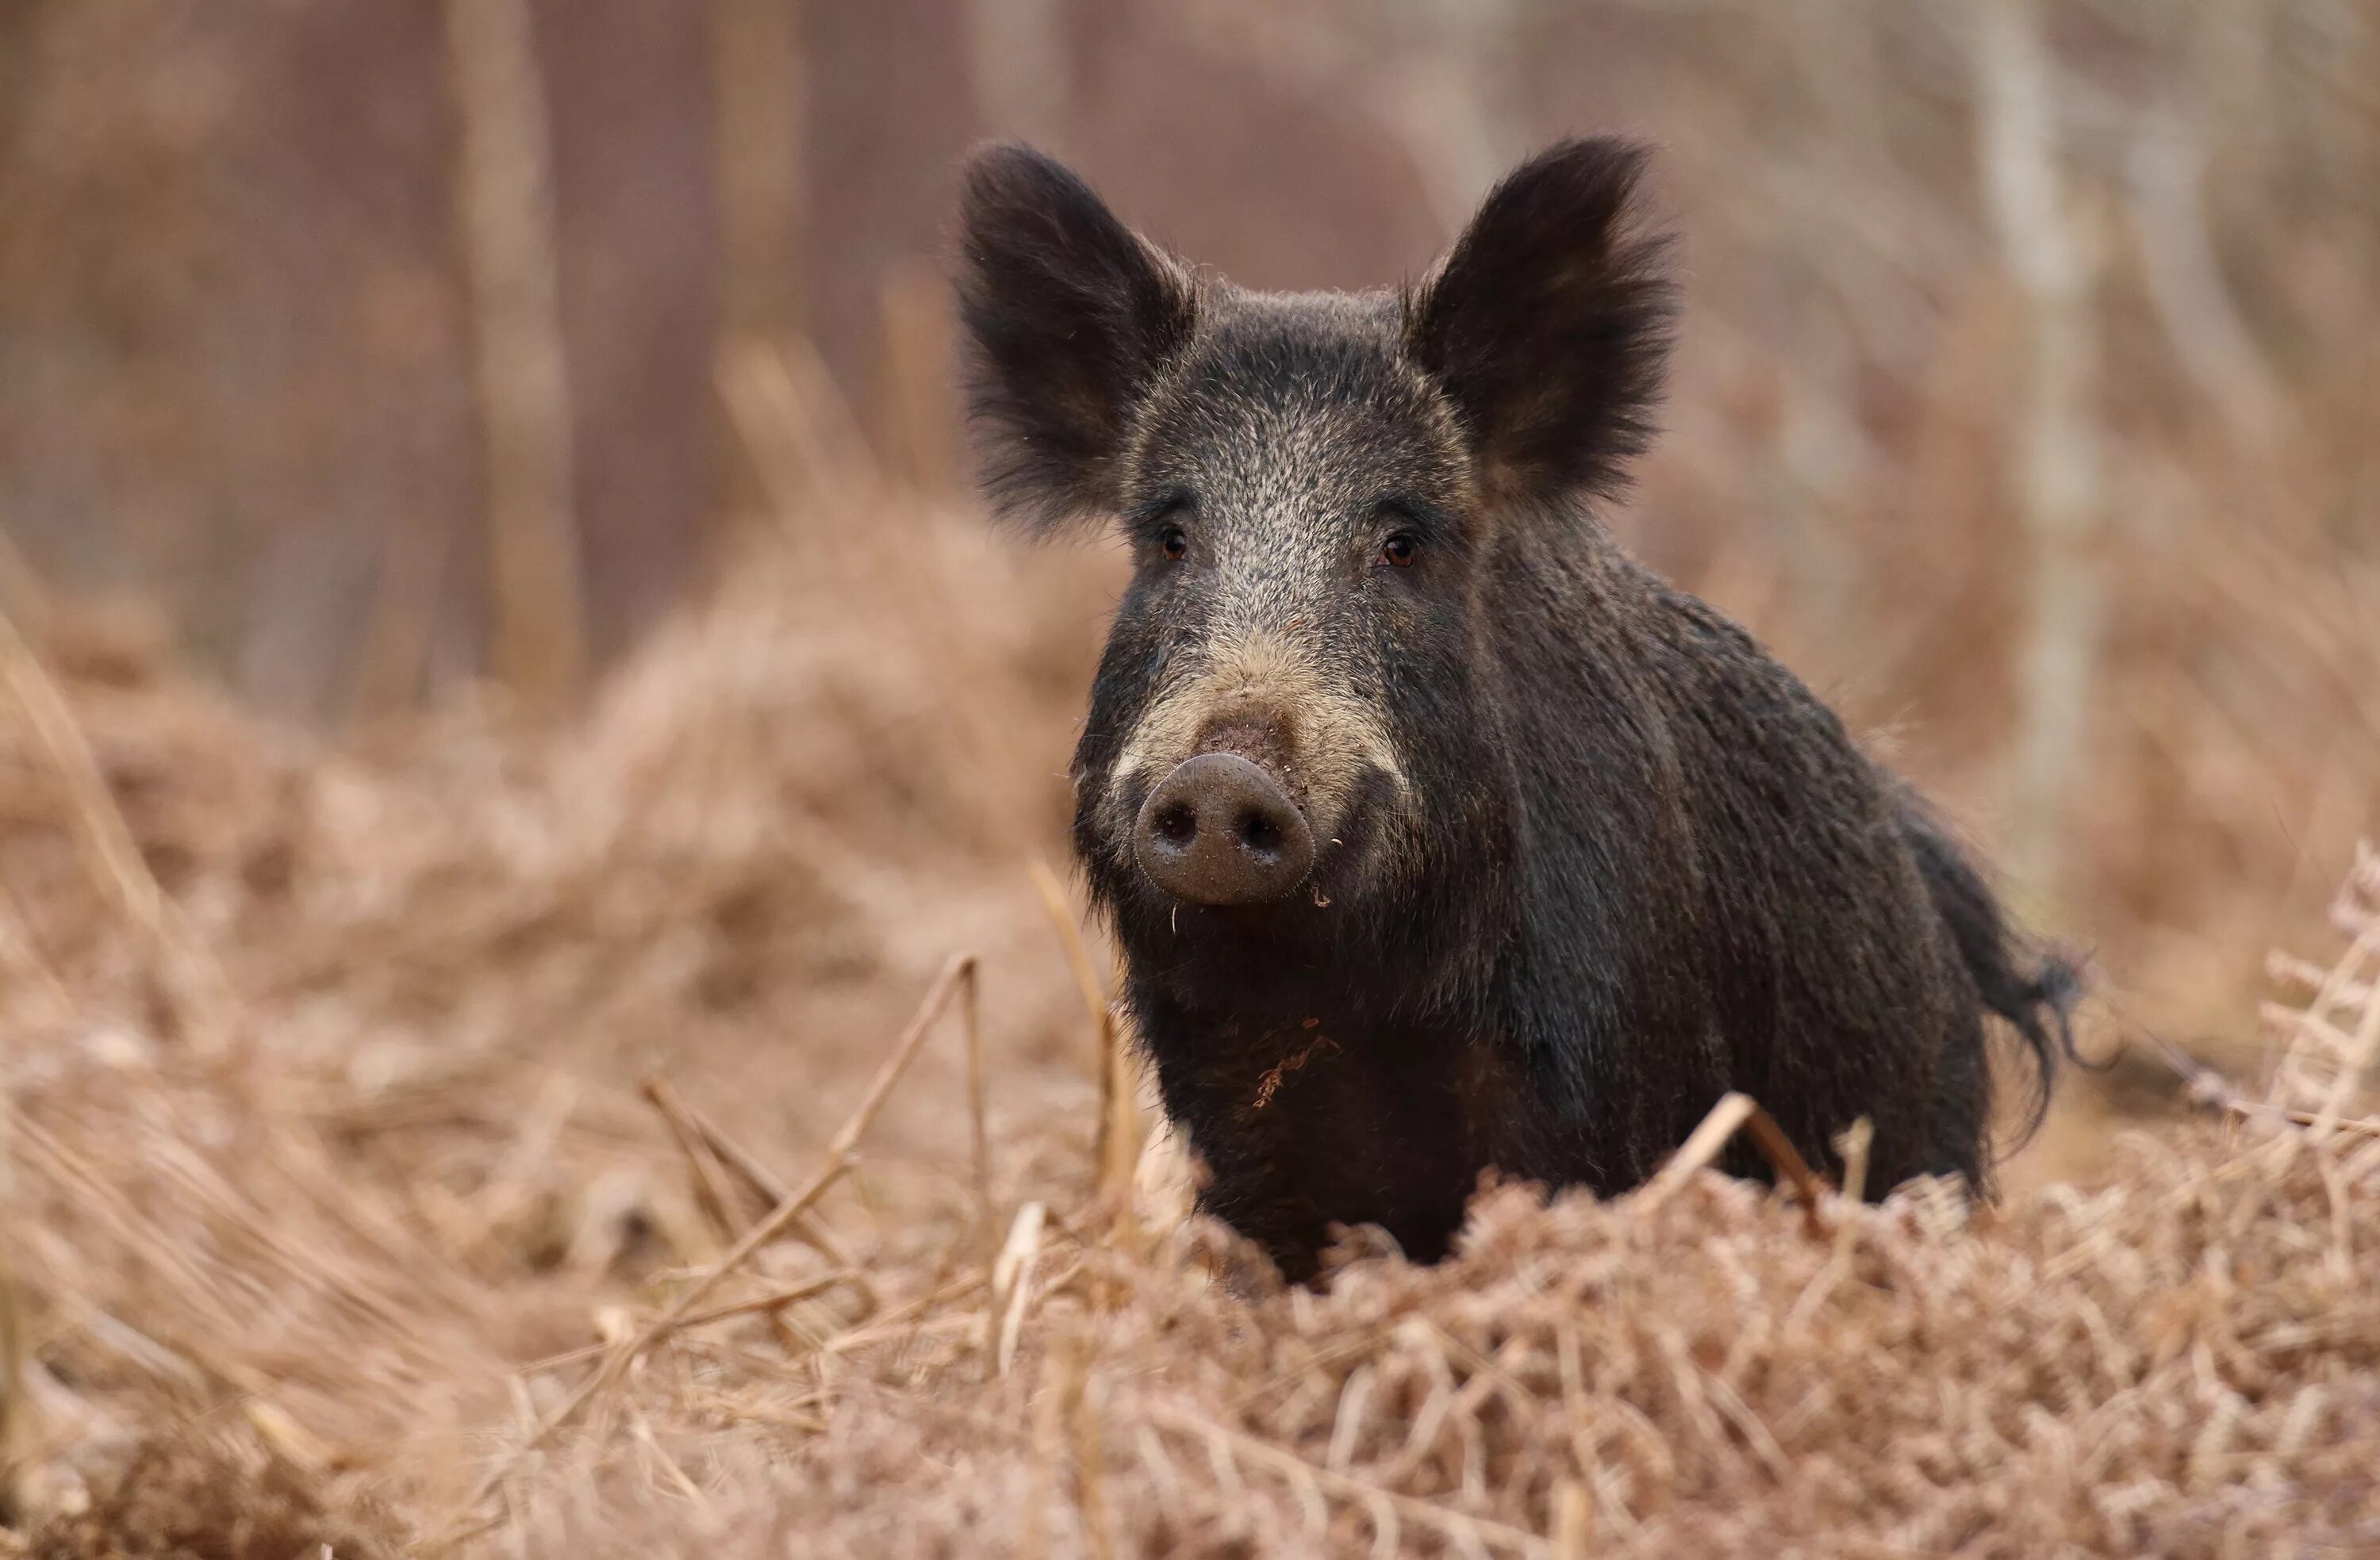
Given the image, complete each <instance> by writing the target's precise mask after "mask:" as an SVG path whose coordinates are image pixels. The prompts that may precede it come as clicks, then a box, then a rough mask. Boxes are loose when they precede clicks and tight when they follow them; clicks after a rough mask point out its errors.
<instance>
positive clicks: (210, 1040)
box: [0, 613, 235, 1050]
mask: <svg viewBox="0 0 2380 1560" xmlns="http://www.w3.org/2000/svg"><path fill="white" fill-rule="evenodd" d="M0 677H5V678H6V683H7V685H8V691H9V693H10V694H11V695H13V696H14V698H15V699H16V702H17V707H18V710H19V711H21V712H22V713H23V715H24V717H25V721H26V724H28V725H29V726H30V727H31V728H32V732H33V737H34V740H35V742H36V743H38V744H39V745H40V747H41V750H42V756H43V757H45V758H46V759H47V760H48V761H49V765H50V769H51V772H52V773H53V774H54V775H55V777H56V779H57V781H58V783H59V785H60V786H61V787H62V788H63V789H64V790H65V792H66V797H67V808H68V811H69V813H70V814H71V816H72V820H73V831H74V838H75V843H76V845H77V847H78V848H79V852H80V854H81V856H82V862H83V867H84V870H85V872H86V873H87V874H88V875H89V876H90V877H91V883H92V885H93V886H94V887H95V888H97V889H98V890H99V892H100V894H101V897H102V898H103V899H104V900H105V901H107V902H108V904H109V905H110V906H112V907H113V908H114V909H115V913H117V914H118V915H120V916H121V917H123V919H124V920H125V921H126V922H128V924H130V925H131V926H132V928H133V929H134V930H135V932H136V933H138V934H139V935H140V937H142V938H143V939H144V940H146V941H147V943H148V944H149V946H150V947H152V948H153V949H156V950H157V952H158V954H159V957H160V962H161V963H162V964H163V966H164V971H165V974H166V977H167V980H168V981H169V982H170V983H171V985H172V986H173V988H174V992H175V996H176V998H177V999H178V1000H179V1001H180V1002H182V1003H183V1005H184V1006H185V1007H186V1009H187V1010H188V1011H187V1013H186V1017H187V1018H188V1020H189V1021H190V1022H192V1024H193V1026H194V1029H195V1034H194V1036H193V1037H194V1038H195V1039H196V1040H197V1041H198V1043H199V1045H200V1048H201V1049H207V1050H212V1049H215V1048H217V1047H218V1046H221V1044H222V1043H223V1042H224V1041H225V1039H226V1038H227V1037H228V1035H229V1034H230V1033H231V1032H232V1030H233V1029H234V1027H235V1025H234V1022H233V1008H234V1003H233V998H232V993H231V985H230V982H229V981H228V980H227V979H226V978H225V975H224V973H223V970H222V968H221V967H220V966H219V965H217V964H216V962H215V961H214V957H213V955H212V953H210V952H209V951H208V950H207V948H206V945H205V943H204V941H203V940H202V939H201V938H200V937H199V935H198V933H197V931H196V930H195V929H193V928H192V927H191V925H189V923H188V921H186V920H185V919H184V918H183V916H182V913H181V908H180V907H179V906H178V905H176V904H175V902H174V901H172V900H171V899H170V898H168V897H167V896H166V893H165V890H164V889H163V888H161V887H159V886H158V883H157V879H156V877H155V875H153V874H152V873H151V872H150V870H149V863H148V861H147V859H146V858H145V857H143V856H142V855H141V853H140V843H139V841H137V840H135V839H134V838H133V836H132V828H131V826H130V825H128V824H127V823H126V822H125V821H124V813H123V810H122V809H121V808H119V807H118V806H117V805H116V804H115V793H114V792H111V791H110V790H109V789H108V787H107V779H106V776H105V775H103V773H101V771H100V768H99V760H98V759H97V758H96V757H94V756H92V754H91V744H89V743H88V742H86V741H84V740H83V734H82V728H81V727H80V726H79V724H78V723H77V722H76V720H75V718H74V711H73V710H72V709H70V708H69V707H67V701H66V696H65V695H63V694H61V693H60V692H59V691H58V685H57V683H55V681H53V680H52V679H51V677H50V674H49V672H48V671H45V670H44V669H43V668H42V663H41V660H40V659H39V658H38V657H36V656H35V655H34V654H33V650H32V647H31V646H30V645H29V644H27V643H26V641H25V638H24V636H23V635H21V634H19V633H18V631H17V625H16V624H15V623H13V622H11V621H10V620H9V619H8V617H7V616H6V614H5V613H0Z"/></svg>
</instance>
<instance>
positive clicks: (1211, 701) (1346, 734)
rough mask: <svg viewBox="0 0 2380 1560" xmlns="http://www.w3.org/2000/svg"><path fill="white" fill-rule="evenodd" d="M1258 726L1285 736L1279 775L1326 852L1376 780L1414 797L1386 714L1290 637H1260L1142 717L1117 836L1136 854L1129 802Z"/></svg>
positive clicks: (1118, 790) (1228, 650)
mask: <svg viewBox="0 0 2380 1560" xmlns="http://www.w3.org/2000/svg"><path fill="white" fill-rule="evenodd" d="M1258 726H1267V727H1275V728H1277V729H1278V730H1279V731H1280V732H1281V743H1282V751H1281V755H1280V756H1279V757H1278V759H1277V761H1275V762H1274V763H1273V765H1272V766H1271V767H1274V768H1277V769H1278V770H1279V779H1280V780H1281V784H1282V786H1283V787H1284V788H1285V789H1286V790H1287V791H1288V792H1289V794H1290V797H1291V800H1293V801H1294V802H1295V803H1296V804H1297V806H1298V809H1299V810H1300V811H1301V812H1303V813H1304V814H1305V820H1306V825H1307V827H1308V828H1311V829H1313V831H1314V836H1315V839H1316V840H1317V842H1320V841H1323V840H1330V838H1331V837H1332V835H1333V832H1334V831H1335V830H1336V829H1337V828H1339V826H1340V824H1341V823H1342V821H1344V819H1345V817H1346V816H1347V812H1348V809H1349V808H1350V806H1351V805H1352V804H1353V802H1354V795H1355V791H1356V788H1357V786H1358V785H1359V784H1361V783H1362V782H1363V780H1364V779H1365V777H1366V773H1367V771H1369V772H1377V773H1378V774H1380V775H1383V776H1385V777H1386V778H1387V780H1388V783H1389V787H1390V792H1391V795H1392V798H1393V800H1392V802H1391V805H1402V804H1403V803H1404V801H1405V799H1406V798H1407V797H1408V796H1409V795H1410V794H1411V791H1412V786H1411V783H1410V782H1409V781H1408V780H1407V779H1406V777H1405V773H1404V768H1403V765H1402V764H1401V763H1399V761H1398V759H1397V754H1396V748H1395V746H1394V744H1392V743H1390V740H1389V733H1388V732H1387V730H1386V729H1385V728H1384V727H1383V725H1382V724H1381V721H1380V717H1379V712H1378V709H1377V708H1376V707H1374V706H1372V705H1371V704H1369V703H1367V702H1366V701H1365V700H1364V699H1362V698H1360V697H1358V696H1357V695H1355V693H1354V689H1353V687H1352V686H1351V680H1350V678H1349V677H1348V676H1347V675H1346V674H1345V673H1344V672H1338V673H1336V674H1334V673H1333V671H1332V670H1331V669H1330V666H1329V665H1328V664H1327V663H1326V662H1325V661H1324V660H1323V659H1322V658H1321V657H1319V656H1317V655H1316V654H1314V653H1313V652H1312V650H1310V649H1309V648H1307V647H1305V646H1302V645H1300V644H1298V643H1297V642H1296V641H1295V640H1293V639H1292V638H1290V637H1288V636H1287V635H1281V634H1279V633H1277V632H1274V631H1271V630H1269V629H1259V630H1256V631H1253V632H1250V633H1246V634H1243V635H1236V636H1234V637H1233V638H1232V639H1231V640H1229V641H1228V642H1226V643H1224V644H1221V645H1217V646H1211V647H1208V649H1207V650H1206V651H1205V652H1204V654H1203V655H1202V656H1201V657H1200V659H1199V660H1198V662H1197V663H1196V670H1195V671H1191V672H1189V673H1188V674H1187V675H1185V676H1184V677H1183V678H1182V679H1181V680H1180V681H1179V682H1177V683H1174V684H1173V685H1172V687H1170V688H1168V689H1167V690H1166V691H1165V692H1164V693H1162V694H1161V695H1159V696H1158V698H1157V700H1156V701H1155V702H1154V703H1153V704H1151V705H1150V706H1149V707H1148V710H1147V713H1146V714H1145V715H1143V716H1142V717H1141V720H1140V722H1139V724H1138V725H1137V726H1135V728H1134V730H1133V733H1132V739H1131V740H1130V741H1129V742H1128V743H1126V744H1125V745H1124V749H1123V753H1122V754H1120V755H1118V756H1117V759H1116V763H1115V768H1114V770H1113V775H1114V783H1113V784H1112V785H1111V786H1110V787H1109V789H1108V793H1107V798H1106V804H1105V805H1106V809H1107V811H1108V813H1109V815H1110V816H1108V817H1107V818H1106V819H1105V820H1104V821H1105V823H1106V825H1107V828H1106V830H1105V832H1106V833H1107V835H1108V837H1109V838H1110V839H1111V840H1120V841H1123V850H1124V851H1125V852H1126V853H1129V852H1130V850H1131V844H1130V840H1131V833H1132V825H1133V819H1132V818H1131V817H1130V816H1127V815H1126V812H1125V809H1126V808H1127V807H1128V806H1129V805H1130V804H1129V803H1128V802H1127V801H1126V798H1128V797H1135V796H1140V795H1145V794H1146V793H1147V790H1148V788H1149V787H1150V786H1151V785H1154V784H1155V783H1156V782H1157V781H1158V780H1160V779H1162V778H1163V777H1164V776H1165V775H1167V774H1169V773H1171V772H1172V769H1173V768H1174V767H1175V766H1176V765H1179V764H1181V763H1184V761H1186V760H1188V759H1191V758H1195V757H1196V756H1198V754H1199V752H1200V751H1201V748H1200V743H1201V741H1202V739H1204V738H1205V737H1206V736H1207V735H1208V733H1210V732H1228V731H1230V730H1232V729H1233V728H1234V727H1239V728H1243V729H1245V728H1252V727H1258ZM1248 756H1257V755H1248ZM1262 757H1264V758H1268V759H1269V758H1272V757H1273V756H1271V755H1264V756H1262Z"/></svg>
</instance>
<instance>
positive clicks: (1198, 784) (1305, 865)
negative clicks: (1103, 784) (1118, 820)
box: [1132, 753, 1314, 905]
mask: <svg viewBox="0 0 2380 1560" xmlns="http://www.w3.org/2000/svg"><path fill="white" fill-rule="evenodd" d="M1132 843H1133V852H1134V853H1135V855H1137V856H1138V857H1139V858H1140V869H1141V870H1142V871H1143V872H1146V873H1147V874H1148V877H1149V881H1151V882H1153V883H1155V884H1156V885H1157V886H1158V887H1159V888H1160V889H1164V890H1165V891H1166V892H1167V893H1169V894H1171V895H1172V896H1173V897H1174V898H1175V899H1177V900H1185V901H1189V902H1190V903H1192V904H1208V905H1226V904H1266V903H1269V902H1270V901H1274V900H1277V899H1280V898H1281V897H1283V896H1284V895H1286V894H1287V893H1288V892H1289V891H1290V890H1291V889H1294V888H1296V887H1297V885H1298V884H1300V883H1302V882H1304V881H1305V875H1306V873H1307V871H1308V870H1309V869H1311V868H1312V867H1313V865H1314V831H1313V830H1312V829H1311V828H1307V827H1306V823H1305V814H1303V813H1301V812H1299V811H1298V810H1297V804H1295V803H1293V802H1292V801H1291V800H1290V799H1289V795H1288V793H1287V792H1284V791H1282V790H1281V785H1280V783H1279V782H1278V781H1276V780H1274V779H1273V778H1272V777H1271V776H1270V775H1269V774H1267V773H1265V771H1264V770H1263V769H1262V768H1259V767H1258V766H1257V765H1256V764H1254V763H1251V762H1250V761H1249V760H1247V759H1245V758H1243V757H1241V756H1239V755H1238V754H1236V753H1202V754H1200V755H1199V756H1197V757H1196V758H1193V759H1190V760H1189V761H1188V762H1186V763H1184V764H1183V765H1181V766H1180V767H1179V768H1175V769H1174V771H1173V772H1172V774H1170V775H1167V776H1166V777H1165V778H1164V779H1163V780H1160V781H1158V782H1157V786H1156V789H1155V790H1153V791H1151V792H1149V793H1148V800H1147V802H1144V803H1143V804H1141V808H1140V820H1139V822H1138V823H1137V824H1136V825H1135V827H1134V828H1133V837H1132Z"/></svg>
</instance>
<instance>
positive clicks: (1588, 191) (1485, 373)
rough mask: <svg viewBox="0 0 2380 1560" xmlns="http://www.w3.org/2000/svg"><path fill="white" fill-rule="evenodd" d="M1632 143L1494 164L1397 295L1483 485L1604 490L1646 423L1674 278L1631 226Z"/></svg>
mask: <svg viewBox="0 0 2380 1560" xmlns="http://www.w3.org/2000/svg"><path fill="white" fill-rule="evenodd" d="M1645 161H1646V151H1645V148H1644V147H1642V146H1640V145H1638V144H1636V143H1633V142H1631V141H1627V140H1622V139H1618V138H1614V137H1595V138H1591V139H1584V140H1570V141H1564V142H1562V143H1561V144H1560V145H1558V146H1555V147H1552V148H1550V149H1549V150H1548V151H1543V152H1540V153H1539V154H1538V155H1536V157H1533V158H1531V159H1530V160H1529V161H1528V162H1526V163H1523V164H1521V166H1520V167H1518V168H1517V169H1515V170H1513V172H1512V173H1511V174H1510V175H1507V176H1506V177H1505V179H1504V181H1503V182H1502V183H1501V184H1499V185H1498V186H1497V187H1495V189H1494V190H1493V191H1491V192H1490V193H1489V194H1488V199H1487V200H1486V201H1485V202H1484V203H1483V204H1482V205H1481V206H1480V208H1479V212H1478V214H1477V215H1476V216H1475V217H1474V218H1472V220H1471V225H1470V227H1469V228H1468V229H1466V230H1465V231H1464V233H1463V236H1462V237H1461V238H1460V239H1458V240H1457V241H1456V242H1455V245H1454V248H1452V249H1451V250H1449V251H1448V253H1447V255H1446V258H1445V259H1444V260H1442V261H1441V262H1439V266H1438V268H1437V270H1436V271H1435V272H1433V273H1432V274H1431V275H1430V276H1429V277H1428V279H1427V281H1425V282H1424V283H1423V284H1422V285H1421V286H1420V287H1419V288H1418V289H1416V290H1415V291H1414V292H1412V293H1410V294H1409V295H1408V296H1407V297H1406V299H1405V320H1404V323H1405V342H1406V347H1407V350H1408V351H1410V352H1411V353H1412V355H1413V357H1414V358H1415V360H1416V361H1417V362H1418V363H1419V364H1420V365H1421V367H1422V368H1423V369H1425V370H1427V372H1428V373H1429V374H1431V375H1432V376H1433V377H1434V378H1436V380H1437V381H1438V382H1439V385H1440V386H1441V387H1442V388H1443V389H1444V390H1445V391H1446V393H1447V394H1448V395H1449V396H1450V397H1451V399H1452V400H1453V402H1454V405H1455V409H1456V411H1457V413H1458V415H1459V416H1460V418H1461V420H1462V422H1463V428H1464V429H1465V432H1466V433H1467V435H1468V436H1469V438H1470V440H1471V442H1472V448H1473V451H1474V453H1475V455H1476V456H1477V457H1478V459H1479V461H1480V464H1481V466H1482V468H1483V469H1484V471H1485V472H1486V474H1487V477H1488V485H1489V488H1490V490H1492V491H1496V492H1499V493H1501V494H1505V495H1507V496H1511V497H1518V498H1525V499H1532V500H1538V501H1554V500H1559V499H1560V498H1563V497H1566V496H1568V495H1570V494H1573V493H1576V492H1585V493H1594V494H1607V495H1608V494H1612V493H1616V492H1618V491H1620V490H1622V489H1624V488H1625V487H1626V485H1627V470H1626V466H1627V462H1628V459H1629V457H1631V456H1633V455H1635V454H1637V453H1640V452H1642V451H1643V450H1644V448H1645V445H1646V444H1647V443H1648V442H1649V441H1651V439H1652V435H1653V420H1652V416H1653V408H1654V405H1655V404H1656V403H1657V402H1658V400H1659V398H1660V393H1661V384H1662V377H1663V369H1664V368H1665V366H1666V363H1667V360H1668V357H1669V347H1670V326H1671V322H1672V320H1673V319H1674V317H1675V315H1676V312H1677V289H1676V287H1675V286H1674V285H1673V284H1671V283H1670V279H1669V276H1668V272H1667V271H1666V268H1665V266H1664V264H1663V261H1664V258H1665V251H1666V250H1667V248H1668V240H1667V239H1666V238H1665V237H1663V236H1660V235H1658V234H1649V233H1646V232H1645V231H1644V230H1643V227H1642V224H1641V217H1640V215H1639V212H1638V210H1637V197H1636V183H1637V179H1638V177H1639V175H1641V174H1642V173H1643V171H1644V168H1645Z"/></svg>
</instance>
